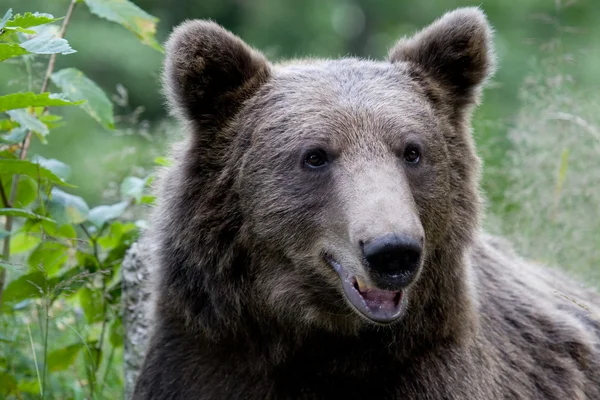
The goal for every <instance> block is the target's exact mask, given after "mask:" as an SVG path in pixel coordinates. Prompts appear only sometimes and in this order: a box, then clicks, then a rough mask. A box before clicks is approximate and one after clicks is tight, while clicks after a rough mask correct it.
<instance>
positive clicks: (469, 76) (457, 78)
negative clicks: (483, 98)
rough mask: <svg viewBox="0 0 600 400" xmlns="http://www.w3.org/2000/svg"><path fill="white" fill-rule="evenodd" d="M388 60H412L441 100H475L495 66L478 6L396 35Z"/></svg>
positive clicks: (488, 30)
mask: <svg viewBox="0 0 600 400" xmlns="http://www.w3.org/2000/svg"><path fill="white" fill-rule="evenodd" d="M389 60H390V61H391V62H392V63H396V62H402V61H404V62H408V63H413V64H414V65H416V66H417V67H418V68H417V69H418V71H419V72H421V73H423V74H425V75H426V76H427V77H428V78H431V80H433V83H434V84H436V85H437V86H439V87H441V89H442V90H443V93H444V94H446V98H445V99H444V100H445V101H448V100H450V101H451V102H452V103H453V104H454V106H456V107H461V106H465V105H469V104H471V103H475V102H477V100H478V95H479V92H480V86H481V84H482V83H484V82H485V80H486V79H487V78H488V77H489V76H491V75H492V74H493V72H494V70H495V56H494V48H493V43H492V28H491V26H490V25H489V23H488V21H487V18H486V17H485V14H484V13H483V11H481V10H480V9H479V8H477V7H466V8H459V9H457V10H455V11H452V12H449V13H447V14H445V15H443V16H442V17H441V18H440V19H438V20H437V21H435V22H434V23H432V24H431V25H429V26H428V27H426V28H425V29H423V30H422V31H420V32H418V33H416V34H415V35H414V36H412V37H410V38H402V39H400V40H399V41H398V42H397V43H396V45H395V46H394V47H393V48H392V49H391V50H390V53H389ZM448 96H449V97H448Z"/></svg>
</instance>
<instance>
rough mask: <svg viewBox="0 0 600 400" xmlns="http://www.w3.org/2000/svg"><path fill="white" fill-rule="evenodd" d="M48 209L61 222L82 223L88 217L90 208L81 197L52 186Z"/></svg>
mask: <svg viewBox="0 0 600 400" xmlns="http://www.w3.org/2000/svg"><path fill="white" fill-rule="evenodd" d="M51 194H52V198H51V199H50V201H49V202H48V211H49V213H50V215H51V216H52V217H54V219H55V220H56V221H57V222H58V223H59V224H64V223H68V224H80V223H82V222H85V221H86V220H87V218H88V214H89V212H90V209H89V207H88V205H87V203H86V202H85V200H83V199H82V198H81V197H79V196H74V195H72V194H69V193H66V192H63V191H62V190H60V189H57V188H52V192H51Z"/></svg>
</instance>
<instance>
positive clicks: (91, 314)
mask: <svg viewBox="0 0 600 400" xmlns="http://www.w3.org/2000/svg"><path fill="white" fill-rule="evenodd" d="M79 305H80V306H81V308H82V309H83V313H84V314H85V318H86V319H87V321H88V324H93V323H95V322H98V321H102V319H103V318H104V308H103V307H102V292H101V291H98V290H92V289H90V288H88V287H84V288H83V289H81V290H80V291H79Z"/></svg>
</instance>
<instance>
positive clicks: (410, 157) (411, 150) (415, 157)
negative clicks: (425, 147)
mask: <svg viewBox="0 0 600 400" xmlns="http://www.w3.org/2000/svg"><path fill="white" fill-rule="evenodd" d="M420 159H421V152H420V151H419V148H418V147H417V146H414V145H408V146H406V148H405V149H404V161H406V162H407V163H410V164H416V163H418V162H419V160H420Z"/></svg>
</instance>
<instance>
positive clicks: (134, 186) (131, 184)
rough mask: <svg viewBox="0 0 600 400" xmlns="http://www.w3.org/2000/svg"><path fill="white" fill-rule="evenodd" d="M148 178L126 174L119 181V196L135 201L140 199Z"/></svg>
mask: <svg viewBox="0 0 600 400" xmlns="http://www.w3.org/2000/svg"><path fill="white" fill-rule="evenodd" d="M148 179H149V178H146V179H141V178H137V177H135V176H128V177H127V178H125V179H124V180H123V183H121V198H122V199H124V200H128V199H132V198H133V199H135V201H136V202H137V203H139V202H140V201H141V200H142V197H143V195H144V188H145V187H146V184H147V183H148Z"/></svg>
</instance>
